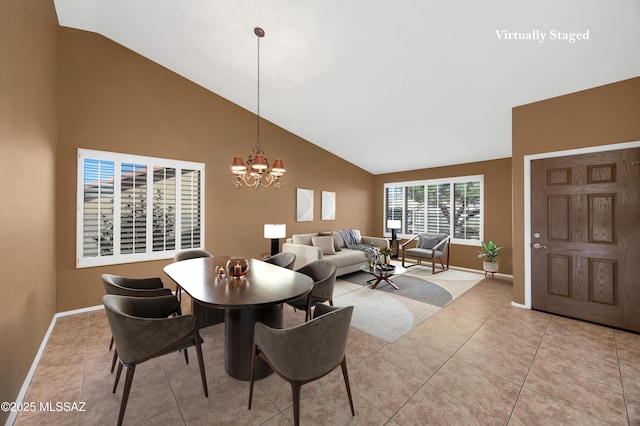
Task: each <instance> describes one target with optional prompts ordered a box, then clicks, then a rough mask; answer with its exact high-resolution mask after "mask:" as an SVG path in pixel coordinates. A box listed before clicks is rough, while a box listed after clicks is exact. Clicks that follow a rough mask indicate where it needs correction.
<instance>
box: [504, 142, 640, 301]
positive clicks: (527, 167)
mask: <svg viewBox="0 0 640 426" xmlns="http://www.w3.org/2000/svg"><path fill="white" fill-rule="evenodd" d="M638 147H640V141H633V142H622V143H615V144H611V145H598V146H590V147H585V148H576V149H568V150H564V151H552V152H543V153H539V154H530V155H525V156H524V304H523V305H521V304H519V303H515V302H511V305H513V306H517V307H520V308H526V309H531V162H532V161H533V160H539V159H542V158H555V157H566V156H569V155H579V154H591V153H594V152H605V151H617V150H621V149H629V148H638Z"/></svg>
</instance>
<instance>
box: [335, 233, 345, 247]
mask: <svg viewBox="0 0 640 426" xmlns="http://www.w3.org/2000/svg"><path fill="white" fill-rule="evenodd" d="M332 234H333V239H334V241H335V242H336V244H337V245H338V248H340V249H343V248H345V247H347V245H346V244H345V243H344V239H343V238H342V234H340V233H339V232H338V231H333V232H332Z"/></svg>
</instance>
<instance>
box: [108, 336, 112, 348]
mask: <svg viewBox="0 0 640 426" xmlns="http://www.w3.org/2000/svg"><path fill="white" fill-rule="evenodd" d="M111 348H113V336H111V343H109V350H111Z"/></svg>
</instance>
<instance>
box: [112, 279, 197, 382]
mask: <svg viewBox="0 0 640 426" xmlns="http://www.w3.org/2000/svg"><path fill="white" fill-rule="evenodd" d="M102 284H103V285H104V290H105V292H106V293H107V294H117V295H120V296H130V297H157V296H171V297H170V298H168V299H167V302H166V303H165V304H164V305H161V306H162V309H157V310H156V311H155V312H153V318H166V317H168V316H170V315H174V314H175V315H181V314H182V311H181V309H180V301H179V300H178V299H177V298H176V297H175V296H174V295H173V293H172V292H171V290H170V289H168V288H165V287H164V286H163V284H162V280H161V279H160V278H158V277H150V278H127V277H122V276H120V275H113V274H102ZM159 306H160V305H159ZM112 348H113V336H112V337H111V342H110V343H109V350H111V349H112ZM185 360H186V361H187V362H189V355H188V354H187V351H185ZM116 361H118V348H117V347H116V349H115V350H114V351H113V360H112V361H111V372H112V373H113V370H114V368H115V366H116Z"/></svg>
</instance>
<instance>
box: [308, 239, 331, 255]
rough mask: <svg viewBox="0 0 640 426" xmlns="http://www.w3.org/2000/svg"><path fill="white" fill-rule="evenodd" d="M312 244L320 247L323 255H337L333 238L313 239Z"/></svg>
mask: <svg viewBox="0 0 640 426" xmlns="http://www.w3.org/2000/svg"><path fill="white" fill-rule="evenodd" d="M311 244H312V245H313V246H314V247H320V248H321V249H322V253H323V254H336V251H335V250H334V248H333V237H312V238H311Z"/></svg>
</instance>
